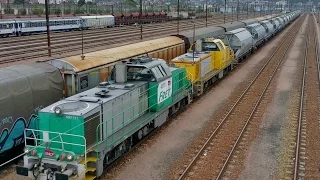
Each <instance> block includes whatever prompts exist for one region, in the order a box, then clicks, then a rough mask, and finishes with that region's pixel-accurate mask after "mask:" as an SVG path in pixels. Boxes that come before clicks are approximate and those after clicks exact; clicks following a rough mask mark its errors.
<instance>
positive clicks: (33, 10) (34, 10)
mask: <svg viewBox="0 0 320 180" xmlns="http://www.w3.org/2000/svg"><path fill="white" fill-rule="evenodd" d="M32 14H35V15H42V14H43V9H42V8H34V9H32Z"/></svg>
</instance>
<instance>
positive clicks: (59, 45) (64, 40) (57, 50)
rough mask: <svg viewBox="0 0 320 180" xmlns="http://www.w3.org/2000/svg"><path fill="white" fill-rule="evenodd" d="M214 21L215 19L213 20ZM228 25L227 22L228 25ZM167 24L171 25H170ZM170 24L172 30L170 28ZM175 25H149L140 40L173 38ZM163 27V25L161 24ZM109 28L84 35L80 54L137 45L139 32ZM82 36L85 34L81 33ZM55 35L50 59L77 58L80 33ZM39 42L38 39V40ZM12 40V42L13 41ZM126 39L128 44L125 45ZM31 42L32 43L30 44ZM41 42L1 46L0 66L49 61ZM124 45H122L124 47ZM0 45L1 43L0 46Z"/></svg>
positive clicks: (187, 26) (200, 23)
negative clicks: (119, 45) (117, 46)
mask: <svg viewBox="0 0 320 180" xmlns="http://www.w3.org/2000/svg"><path fill="white" fill-rule="evenodd" d="M245 18H246V16H240V19H245ZM214 19H217V18H216V17H215V18H214ZM230 21H232V19H231V18H229V22H230ZM182 22H184V24H181V25H180V30H181V31H183V30H187V29H190V27H191V26H192V24H191V23H185V22H191V21H187V20H184V21H182ZM222 22H223V20H221V19H220V20H215V21H213V19H208V26H211V25H215V24H218V23H222ZM170 23H171V24H170ZM172 24H173V26H172ZM175 24H176V22H168V23H166V25H167V26H159V24H149V25H145V26H147V27H145V28H144V32H143V38H144V39H145V40H146V39H151V38H152V37H162V36H167V35H168V34H173V33H175V32H176V26H175ZM195 24H196V27H197V28H199V27H204V26H205V19H201V20H197V21H195ZM163 25H165V24H163ZM112 30H113V28H111V29H102V30H100V31H101V32H99V30H97V34H94V32H95V31H93V30H89V31H91V33H89V34H86V35H84V51H85V53H86V52H92V51H97V50H101V49H106V48H111V47H110V45H112V46H116V44H119V43H120V44H121V43H122V44H128V43H133V42H138V41H140V29H139V28H132V27H131V28H130V27H128V29H125V30H123V31H120V32H117V31H116V32H115V31H114V30H113V31H112ZM84 32H85V31H84ZM57 34H59V35H57V36H55V35H54V36H53V37H52V56H53V57H55V58H62V57H66V56H71V55H76V54H80V52H81V49H82V37H81V36H79V35H80V34H81V32H76V33H75V34H74V35H73V34H69V36H70V37H69V36H65V33H57ZM38 38H40V37H38ZM13 39H16V38H13ZM128 39H130V41H128ZM32 40H34V41H32ZM45 40H46V39H45V38H40V39H39V40H35V39H34V37H31V36H30V40H28V39H26V40H25V41H22V42H21V43H20V44H19V45H18V46H17V45H16V44H15V43H14V42H16V40H13V41H12V42H2V43H6V45H5V46H3V48H1V49H0V64H7V63H13V62H18V61H23V60H38V61H39V60H40V61H43V60H49V59H52V57H48V55H47V47H46V46H47V43H46V41H45ZM124 42H126V43H124ZM0 44H1V43H0Z"/></svg>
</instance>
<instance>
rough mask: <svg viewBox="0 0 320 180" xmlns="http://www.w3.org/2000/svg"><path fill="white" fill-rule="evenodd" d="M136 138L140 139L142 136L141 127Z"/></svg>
mask: <svg viewBox="0 0 320 180" xmlns="http://www.w3.org/2000/svg"><path fill="white" fill-rule="evenodd" d="M137 138H138V140H141V139H142V138H143V131H142V130H141V129H140V130H139V131H138V134H137Z"/></svg>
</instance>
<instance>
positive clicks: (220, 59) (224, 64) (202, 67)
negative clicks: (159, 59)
mask: <svg viewBox="0 0 320 180" xmlns="http://www.w3.org/2000/svg"><path fill="white" fill-rule="evenodd" d="M232 61H234V53H233V50H232V49H231V48H230V47H229V46H226V45H225V44H224V43H223V42H222V41H221V39H215V38H203V39H199V40H197V41H196V42H195V43H194V44H193V45H192V46H191V47H190V49H189V51H188V52H187V53H185V54H183V55H181V56H178V57H176V58H174V59H173V60H172V61H171V62H172V63H173V64H174V65H175V66H177V67H181V68H186V70H187V72H188V79H189V80H190V81H191V82H192V83H193V84H194V91H195V93H194V94H195V96H199V95H201V94H202V93H203V92H204V90H205V89H206V88H207V87H208V86H210V85H211V84H212V83H214V82H215V81H216V80H218V79H221V78H222V77H223V76H224V75H225V74H226V73H227V72H229V71H231V70H232V69H233V65H232Z"/></svg>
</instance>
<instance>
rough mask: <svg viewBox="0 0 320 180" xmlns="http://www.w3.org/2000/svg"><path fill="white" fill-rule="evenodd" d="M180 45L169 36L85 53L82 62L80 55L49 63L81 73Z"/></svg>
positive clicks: (176, 39)
mask: <svg viewBox="0 0 320 180" xmlns="http://www.w3.org/2000/svg"><path fill="white" fill-rule="evenodd" d="M181 43H184V41H183V40H182V39H180V38H178V37H175V36H170V37H165V38H160V39H154V40H150V41H144V42H139V43H134V44H130V45H125V46H120V47H116V48H111V49H106V50H101V51H96V52H91V53H86V54H84V56H85V58H84V60H82V58H81V56H80V55H77V56H71V57H67V58H63V59H55V60H52V61H51V62H52V63H53V64H55V65H57V64H58V66H59V67H60V68H61V69H62V68H63V69H65V70H69V71H74V72H81V71H85V70H88V69H92V68H96V67H100V66H105V65H111V64H113V63H116V62H117V61H121V60H125V59H129V58H132V57H135V56H140V55H145V54H147V53H150V52H154V51H158V50H161V49H164V48H167V47H171V46H175V45H178V44H181Z"/></svg>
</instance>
